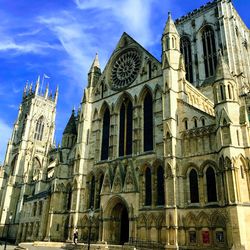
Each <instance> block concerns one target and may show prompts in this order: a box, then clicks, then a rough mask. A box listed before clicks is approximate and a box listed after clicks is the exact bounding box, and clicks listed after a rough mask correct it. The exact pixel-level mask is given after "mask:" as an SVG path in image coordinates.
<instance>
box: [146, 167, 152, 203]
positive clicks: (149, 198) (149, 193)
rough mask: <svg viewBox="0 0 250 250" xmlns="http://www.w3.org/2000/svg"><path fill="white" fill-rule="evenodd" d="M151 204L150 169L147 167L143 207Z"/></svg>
mask: <svg viewBox="0 0 250 250" xmlns="http://www.w3.org/2000/svg"><path fill="white" fill-rule="evenodd" d="M151 204H152V180H151V169H150V168H149V167H148V168H147V169H146V171H145V206H150V205H151Z"/></svg>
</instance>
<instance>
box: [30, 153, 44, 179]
mask: <svg viewBox="0 0 250 250" xmlns="http://www.w3.org/2000/svg"><path fill="white" fill-rule="evenodd" d="M41 171H42V167H41V163H40V161H39V159H38V158H37V157H35V158H34V159H33V166H32V173H31V174H32V180H33V181H37V180H38V179H39V178H40V174H41Z"/></svg>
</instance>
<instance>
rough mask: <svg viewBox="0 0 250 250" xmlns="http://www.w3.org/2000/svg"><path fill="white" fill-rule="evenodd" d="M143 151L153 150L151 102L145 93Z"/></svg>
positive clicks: (149, 95)
mask: <svg viewBox="0 0 250 250" xmlns="http://www.w3.org/2000/svg"><path fill="white" fill-rule="evenodd" d="M143 111H144V114H143V115H144V151H150V150H153V100H152V96H151V94H150V93H149V92H147V94H146V96H145V98H144V102H143Z"/></svg>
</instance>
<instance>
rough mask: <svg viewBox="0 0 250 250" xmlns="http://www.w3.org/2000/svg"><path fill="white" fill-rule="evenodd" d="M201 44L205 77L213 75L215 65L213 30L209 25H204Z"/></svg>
mask: <svg viewBox="0 0 250 250" xmlns="http://www.w3.org/2000/svg"><path fill="white" fill-rule="evenodd" d="M202 45H203V54H204V66H205V73H206V77H210V76H213V75H214V73H215V69H216V65H217V55H216V46H215V36H214V31H213V29H212V27H211V26H206V27H205V28H204V29H203V31H202Z"/></svg>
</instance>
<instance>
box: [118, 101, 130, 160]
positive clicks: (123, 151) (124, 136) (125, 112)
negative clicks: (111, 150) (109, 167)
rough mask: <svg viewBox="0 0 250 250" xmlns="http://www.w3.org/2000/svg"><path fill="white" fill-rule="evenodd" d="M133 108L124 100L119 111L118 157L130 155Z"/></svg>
mask: <svg viewBox="0 0 250 250" xmlns="http://www.w3.org/2000/svg"><path fill="white" fill-rule="evenodd" d="M132 131H133V106H132V103H131V101H130V100H129V99H125V100H124V101H123V103H122V105H121V109H120V134H119V142H120V143H119V156H124V155H131V154H132Z"/></svg>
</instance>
